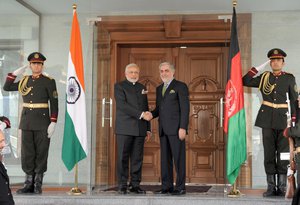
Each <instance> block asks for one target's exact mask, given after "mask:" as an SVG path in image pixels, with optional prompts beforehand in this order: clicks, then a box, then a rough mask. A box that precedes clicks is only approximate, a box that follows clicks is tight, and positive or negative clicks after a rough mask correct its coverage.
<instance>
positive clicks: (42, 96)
mask: <svg viewBox="0 0 300 205" xmlns="http://www.w3.org/2000/svg"><path fill="white" fill-rule="evenodd" d="M15 79H16V76H14V75H12V74H11V73H9V74H8V76H7V78H6V81H5V84H4V86H3V89H4V90H5V91H17V90H18V86H19V83H20V81H18V82H14V81H15ZM27 87H32V89H31V91H30V92H29V93H28V94H27V95H24V96H22V98H23V102H24V103H47V104H48V101H49V105H50V113H51V116H49V108H36V109H30V108H25V107H24V108H23V110H22V115H21V120H20V125H19V128H20V129H22V130H45V129H47V128H48V126H49V124H50V121H52V122H56V121H57V115H58V98H57V91H56V83H55V80H54V79H52V78H49V77H47V76H44V75H42V74H41V75H40V76H39V78H36V79H33V78H32V76H29V78H28V82H27Z"/></svg>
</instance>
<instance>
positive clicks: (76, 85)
mask: <svg viewBox="0 0 300 205" xmlns="http://www.w3.org/2000/svg"><path fill="white" fill-rule="evenodd" d="M86 156H87V128H86V107H85V88H84V71H83V60H82V48H81V37H80V28H79V23H78V19H77V14H76V9H74V11H73V23H72V31H71V41H70V52H69V61H68V75H67V90H66V114H65V128H64V138H63V146H62V160H63V162H64V164H65V166H66V167H67V169H68V170H69V171H70V170H72V169H73V167H74V166H75V165H76V163H78V162H79V161H80V160H82V159H84V158H86Z"/></svg>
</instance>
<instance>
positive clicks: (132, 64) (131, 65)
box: [125, 63, 140, 72]
mask: <svg viewBox="0 0 300 205" xmlns="http://www.w3.org/2000/svg"><path fill="white" fill-rule="evenodd" d="M130 67H135V68H137V69H139V70H140V67H139V66H138V65H137V64H135V63H129V64H128V65H127V66H126V67H125V72H127V70H128V68H130Z"/></svg>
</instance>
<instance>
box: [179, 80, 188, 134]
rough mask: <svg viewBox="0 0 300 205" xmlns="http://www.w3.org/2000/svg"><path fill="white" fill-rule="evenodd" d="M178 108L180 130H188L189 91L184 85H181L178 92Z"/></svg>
mask: <svg viewBox="0 0 300 205" xmlns="http://www.w3.org/2000/svg"><path fill="white" fill-rule="evenodd" d="M178 98H179V106H180V124H179V126H180V128H182V129H185V130H188V124H189V113H190V102H189V91H188V87H187V86H186V84H183V86H181V88H180V89H179V90H178Z"/></svg>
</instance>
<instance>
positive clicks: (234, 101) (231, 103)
mask: <svg viewBox="0 0 300 205" xmlns="http://www.w3.org/2000/svg"><path fill="white" fill-rule="evenodd" d="M227 78H228V79H227V85H226V91H225V103H226V104H225V116H224V131H225V133H227V134H228V140H227V149H226V151H227V152H226V173H227V179H228V181H229V183H230V184H233V183H234V182H235V180H236V178H237V177H238V175H239V171H240V168H241V165H242V164H243V163H244V162H245V160H246V158H247V145H246V120H245V109H244V89H243V82H242V64H241V55H240V49H239V42H238V35H237V22H236V12H235V8H233V15H232V24H231V38H230V48H229V61H228V70H227Z"/></svg>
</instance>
